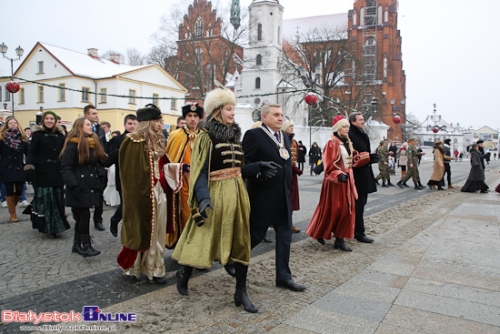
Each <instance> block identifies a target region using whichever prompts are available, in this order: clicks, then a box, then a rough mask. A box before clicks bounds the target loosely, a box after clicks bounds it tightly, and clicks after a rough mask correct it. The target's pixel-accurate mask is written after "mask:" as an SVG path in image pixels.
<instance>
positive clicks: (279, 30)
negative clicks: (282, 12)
mask: <svg viewBox="0 0 500 334" xmlns="http://www.w3.org/2000/svg"><path fill="white" fill-rule="evenodd" d="M278 44H281V27H278Z"/></svg>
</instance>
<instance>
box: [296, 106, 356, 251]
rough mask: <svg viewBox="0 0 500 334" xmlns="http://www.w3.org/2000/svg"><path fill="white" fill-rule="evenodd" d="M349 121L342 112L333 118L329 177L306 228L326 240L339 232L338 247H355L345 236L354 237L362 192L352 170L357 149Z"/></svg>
mask: <svg viewBox="0 0 500 334" xmlns="http://www.w3.org/2000/svg"><path fill="white" fill-rule="evenodd" d="M349 126H350V125H349V121H348V120H347V119H345V118H344V117H343V116H341V115H338V116H336V117H335V118H334V119H333V127H332V130H333V136H332V137H331V138H330V140H329V141H328V142H327V143H326V145H325V148H324V149H323V155H322V156H323V166H324V168H325V177H324V179H323V185H322V186H321V194H320V199H319V203H318V206H317V207H316V210H315V211H314V214H313V216H312V218H311V221H310V222H309V226H308V227H307V229H306V233H307V235H309V236H311V237H313V238H314V239H316V240H317V241H318V242H319V243H320V244H322V245H324V244H325V239H326V240H330V239H331V238H332V234H333V235H334V236H335V244H334V246H333V247H334V248H335V249H340V250H343V251H345V252H350V251H352V250H351V248H349V247H348V246H347V245H346V244H345V243H344V238H349V239H352V238H353V237H354V227H355V216H356V215H355V203H356V198H357V197H358V194H357V192H356V186H355V184H354V175H353V173H352V166H353V153H354V149H353V147H352V143H351V141H350V140H349V136H348V133H349Z"/></svg>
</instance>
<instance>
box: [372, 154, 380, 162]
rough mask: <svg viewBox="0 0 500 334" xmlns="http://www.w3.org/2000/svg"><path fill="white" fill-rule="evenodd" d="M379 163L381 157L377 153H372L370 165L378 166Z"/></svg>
mask: <svg viewBox="0 0 500 334" xmlns="http://www.w3.org/2000/svg"><path fill="white" fill-rule="evenodd" d="M379 161H380V155H378V154H377V153H370V163H371V164H376V163H377V162H379Z"/></svg>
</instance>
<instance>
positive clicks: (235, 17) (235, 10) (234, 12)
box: [230, 0, 241, 30]
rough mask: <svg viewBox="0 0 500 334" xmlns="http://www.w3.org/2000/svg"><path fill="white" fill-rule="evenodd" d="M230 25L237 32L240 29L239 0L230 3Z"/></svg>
mask: <svg viewBox="0 0 500 334" xmlns="http://www.w3.org/2000/svg"><path fill="white" fill-rule="evenodd" d="M230 22H231V24H232V25H233V27H234V29H235V30H237V29H238V28H239V27H240V22H241V18H240V0H232V3H231V20H230Z"/></svg>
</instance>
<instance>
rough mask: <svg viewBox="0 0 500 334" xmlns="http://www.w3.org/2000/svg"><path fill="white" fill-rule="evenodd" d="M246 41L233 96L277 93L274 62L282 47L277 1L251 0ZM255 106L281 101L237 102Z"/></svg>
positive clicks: (280, 10) (274, 98)
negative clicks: (239, 80) (241, 66)
mask: <svg viewBox="0 0 500 334" xmlns="http://www.w3.org/2000/svg"><path fill="white" fill-rule="evenodd" d="M249 20H250V22H249V23H250V24H249V41H248V47H246V48H245V49H244V54H243V58H244V69H243V71H242V73H241V74H242V75H241V85H240V86H239V87H236V95H237V96H243V95H256V94H264V93H276V92H277V89H278V85H279V83H280V81H281V76H280V74H279V73H278V70H277V68H278V66H277V61H278V59H279V58H280V57H279V56H280V54H281V50H282V44H283V36H282V32H283V6H281V5H280V3H279V1H278V0H253V1H252V3H251V4H250V6H249ZM239 102H242V103H248V104H250V105H252V106H254V107H257V106H260V105H262V103H266V102H268V103H277V102H280V101H279V99H278V97H277V96H276V95H269V96H263V97H251V98H242V99H239Z"/></svg>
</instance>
